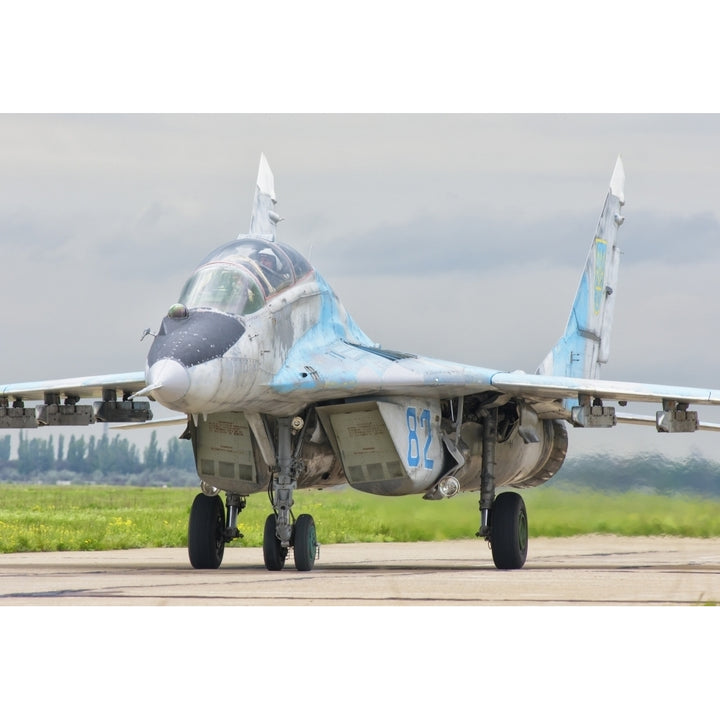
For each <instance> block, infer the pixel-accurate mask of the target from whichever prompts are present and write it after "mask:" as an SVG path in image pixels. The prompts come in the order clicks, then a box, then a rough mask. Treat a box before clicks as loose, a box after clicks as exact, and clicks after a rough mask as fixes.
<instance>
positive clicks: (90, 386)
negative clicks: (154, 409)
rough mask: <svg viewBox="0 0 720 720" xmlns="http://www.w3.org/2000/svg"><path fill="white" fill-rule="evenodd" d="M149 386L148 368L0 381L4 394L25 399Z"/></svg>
mask: <svg viewBox="0 0 720 720" xmlns="http://www.w3.org/2000/svg"><path fill="white" fill-rule="evenodd" d="M143 387H145V371H144V370H143V371H141V372H130V373H116V374H110V375H89V376H85V377H76V378H65V379H63V380H45V381H38V382H23V383H10V384H8V385H0V398H18V399H21V400H44V399H45V396H46V395H47V394H48V393H50V394H61V395H64V396H66V397H67V396H70V397H78V398H92V397H101V396H102V393H103V390H117V391H119V393H118V394H122V395H125V394H128V395H129V394H132V393H134V392H137V391H139V390H141V389H142V388H143Z"/></svg>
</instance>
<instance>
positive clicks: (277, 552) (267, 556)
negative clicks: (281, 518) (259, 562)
mask: <svg viewBox="0 0 720 720" xmlns="http://www.w3.org/2000/svg"><path fill="white" fill-rule="evenodd" d="M276 527H277V518H276V516H275V513H272V514H270V515H268V516H267V518H266V519H265V531H264V533H263V559H264V560H265V567H266V568H267V569H268V570H282V569H283V568H284V567H285V558H286V557H287V553H288V551H287V548H284V547H283V546H282V545H281V544H280V541H279V540H278V538H277V535H276V534H275V529H276Z"/></svg>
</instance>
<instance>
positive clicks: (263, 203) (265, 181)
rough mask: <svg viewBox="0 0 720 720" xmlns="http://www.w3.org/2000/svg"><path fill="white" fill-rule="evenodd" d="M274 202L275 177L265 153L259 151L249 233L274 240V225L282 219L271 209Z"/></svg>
mask: <svg viewBox="0 0 720 720" xmlns="http://www.w3.org/2000/svg"><path fill="white" fill-rule="evenodd" d="M275 203H276V199H275V179H274V177H273V174H272V170H271V169H270V165H268V161H267V160H266V158H265V155H264V154H263V153H261V154H260V167H259V168H258V176H257V185H256V187H255V199H254V200H253V210H252V217H251V218H250V233H249V234H250V235H261V236H262V237H264V238H265V239H266V240H270V241H272V242H274V241H275V226H276V225H277V224H278V223H279V222H280V220H282V218H281V217H280V216H279V215H278V214H277V213H276V212H275V211H274V210H273V208H274V207H275Z"/></svg>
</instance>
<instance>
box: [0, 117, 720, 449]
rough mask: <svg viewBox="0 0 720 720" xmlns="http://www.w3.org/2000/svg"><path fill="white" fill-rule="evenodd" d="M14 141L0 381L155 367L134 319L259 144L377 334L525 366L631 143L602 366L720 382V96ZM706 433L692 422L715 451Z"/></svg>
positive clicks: (187, 126)
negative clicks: (569, 111)
mask: <svg viewBox="0 0 720 720" xmlns="http://www.w3.org/2000/svg"><path fill="white" fill-rule="evenodd" d="M0 138H1V141H0V244H1V247H2V257H3V268H4V270H5V272H4V273H3V282H2V290H1V291H0V292H2V297H3V299H4V306H5V308H6V310H5V312H3V314H2V337H3V356H2V357H3V360H2V366H1V367H2V373H0V374H1V376H2V377H0V381H1V382H14V381H23V380H31V379H50V378H56V377H68V376H76V375H85V374H99V373H105V372H124V371H132V370H138V369H142V368H143V367H144V360H145V354H146V353H147V350H148V348H149V342H148V341H147V340H146V341H145V343H142V344H141V343H140V342H139V339H140V336H141V334H142V331H143V329H144V328H146V327H150V328H152V329H153V330H155V329H156V328H157V327H158V325H159V323H160V321H161V319H162V317H163V315H164V314H165V312H166V311H167V308H168V307H169V306H170V305H171V304H172V303H173V302H175V301H176V299H177V296H178V293H179V291H180V289H181V287H182V285H183V282H184V280H185V279H186V277H187V275H188V274H189V273H190V272H191V270H192V269H193V267H194V266H195V265H196V264H197V263H198V262H199V261H200V260H201V259H202V258H203V257H204V256H205V254H206V253H208V252H209V251H210V250H212V249H213V248H214V247H215V246H217V245H219V244H222V243H224V242H227V241H229V240H232V239H234V238H235V237H236V235H237V234H238V233H242V232H246V231H247V229H248V224H249V215H250V207H251V201H252V196H253V192H254V185H255V178H256V174H257V166H258V160H259V156H260V153H261V152H264V153H265V154H266V156H267V158H268V161H269V163H270V166H271V168H272V169H273V171H274V174H275V187H276V193H277V196H278V205H277V210H278V212H279V213H280V214H281V215H282V216H283V217H284V218H285V220H284V221H283V222H282V223H281V225H280V226H279V238H280V239H281V240H282V241H283V242H286V243H289V244H291V245H294V246H295V247H297V248H298V249H299V250H301V251H302V252H304V253H305V254H306V255H309V256H310V258H311V260H312V262H313V263H314V264H315V266H316V267H317V268H318V269H319V270H320V272H321V273H322V274H323V275H324V276H325V278H326V279H327V280H328V281H329V282H330V284H331V285H332V286H333V287H334V288H335V290H336V291H337V292H338V294H339V295H340V297H341V299H342V300H343V301H344V303H345V305H346V307H347V308H348V310H349V311H350V313H351V314H352V315H353V316H354V318H355V320H356V321H357V322H358V323H359V324H360V325H361V327H362V328H363V329H364V330H365V331H366V332H367V333H368V334H369V335H370V336H371V337H372V338H373V339H374V340H375V341H377V342H380V343H382V344H383V345H384V346H387V347H391V348H394V349H400V350H406V351H411V352H417V353H421V354H426V355H431V356H436V357H443V358H447V359H451V360H457V361H462V362H466V363H472V364H477V365H483V366H486V367H497V368H500V369H508V370H513V369H522V370H526V371H528V372H532V371H534V369H535V367H536V366H537V364H538V363H539V362H540V360H541V359H542V358H543V357H544V355H545V353H546V352H547V351H548V349H549V348H550V347H551V346H552V345H553V344H554V342H555V340H556V339H557V338H558V337H559V335H560V334H561V333H562V331H563V328H564V325H565V321H566V320H567V315H568V312H569V309H570V304H571V301H572V297H573V295H574V291H575V288H576V285H577V281H578V278H579V273H580V270H581V267H582V265H583V263H584V260H585V254H586V252H587V249H588V247H589V244H590V242H591V240H592V237H593V232H594V230H595V225H596V222H597V219H598V217H599V214H600V210H601V207H602V203H603V200H604V197H605V194H606V192H607V188H608V185H609V180H610V175H611V173H612V170H613V166H614V163H615V159H616V157H617V155H618V154H619V153H621V154H622V157H623V161H624V163H625V169H626V174H627V181H626V187H625V194H626V205H625V208H624V214H625V216H626V222H625V224H624V225H623V227H622V228H621V230H620V242H621V245H622V247H623V250H624V256H623V265H622V267H621V273H620V283H619V287H618V290H617V292H618V296H617V310H616V313H617V316H616V326H615V330H614V336H613V351H612V356H611V361H610V363H609V365H608V366H607V369H606V371H605V373H604V375H603V377H605V378H608V379H618V380H640V381H652V382H659V383H668V384H687V385H696V386H702V387H718V386H720V377H719V375H720V373H719V372H718V370H719V368H718V364H719V363H718V357H719V356H720V340H718V337H717V333H716V332H715V329H716V316H717V310H718V305H719V304H720V301H718V300H717V292H716V280H717V277H718V271H719V270H720V217H719V215H718V203H719V202H720V201H719V200H718V198H720V171H719V170H718V162H717V161H718V158H719V156H720V117H718V116H714V115H709V116H708V115H547V114H545V115H480V114H477V115H467V114H455V115H1V116H0ZM637 432H638V431H637V429H634V428H622V429H616V430H615V431H613V438H612V441H611V442H610V446H611V447H612V446H613V445H617V446H619V443H618V442H617V441H618V439H619V438H618V437H617V436H619V435H620V434H622V436H623V437H635V436H636V435H637ZM583 434H587V433H580V432H575V433H573V439H574V438H575V437H576V436H580V435H583ZM602 435H603V433H593V436H594V438H593V442H592V443H591V445H594V444H595V442H598V438H599V436H602ZM640 436H641V437H642V438H643V440H642V441H641V442H643V443H644V442H645V438H647V442H648V443H649V447H654V446H655V444H656V438H655V437H654V436H655V433H654V431H648V430H642V431H641V433H640ZM716 438H717V435H715V434H712V435H711V436H708V435H703V436H702V437H700V436H699V435H696V436H694V437H693V438H685V439H683V440H684V441H685V444H686V445H687V441H688V440H689V441H690V445H688V447H690V446H692V447H695V446H697V447H698V448H699V449H700V450H701V451H703V452H705V451H707V452H710V451H711V449H712V448H713V447H714V445H716V444H717V441H716ZM660 440H663V441H665V443H664V445H663V444H662V443H661V445H663V447H675V446H676V445H677V446H678V447H679V444H678V443H676V440H677V438H665V437H662V438H660ZM584 442H585V441H584V439H583V440H582V442H581V443H580V446H582V445H583V443H584ZM603 442H605V439H603Z"/></svg>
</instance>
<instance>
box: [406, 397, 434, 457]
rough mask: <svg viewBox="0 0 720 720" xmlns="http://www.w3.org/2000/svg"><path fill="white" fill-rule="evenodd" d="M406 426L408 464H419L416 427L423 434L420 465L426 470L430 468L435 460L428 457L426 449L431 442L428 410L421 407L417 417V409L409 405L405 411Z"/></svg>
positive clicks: (418, 438) (418, 443)
mask: <svg viewBox="0 0 720 720" xmlns="http://www.w3.org/2000/svg"><path fill="white" fill-rule="evenodd" d="M406 417H407V426H408V454H407V460H408V466H409V467H419V466H420V454H421V452H420V437H419V435H418V429H419V430H420V431H421V432H422V431H424V434H425V445H424V446H423V448H422V466H423V467H424V468H427V469H428V470H430V469H432V467H433V466H434V465H435V461H434V460H433V459H432V458H429V457H428V450H429V449H430V443H431V442H432V425H431V424H430V410H429V409H428V408H423V409H422V411H421V412H420V416H419V417H418V410H417V408H414V407H409V408H408V409H407V413H406Z"/></svg>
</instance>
